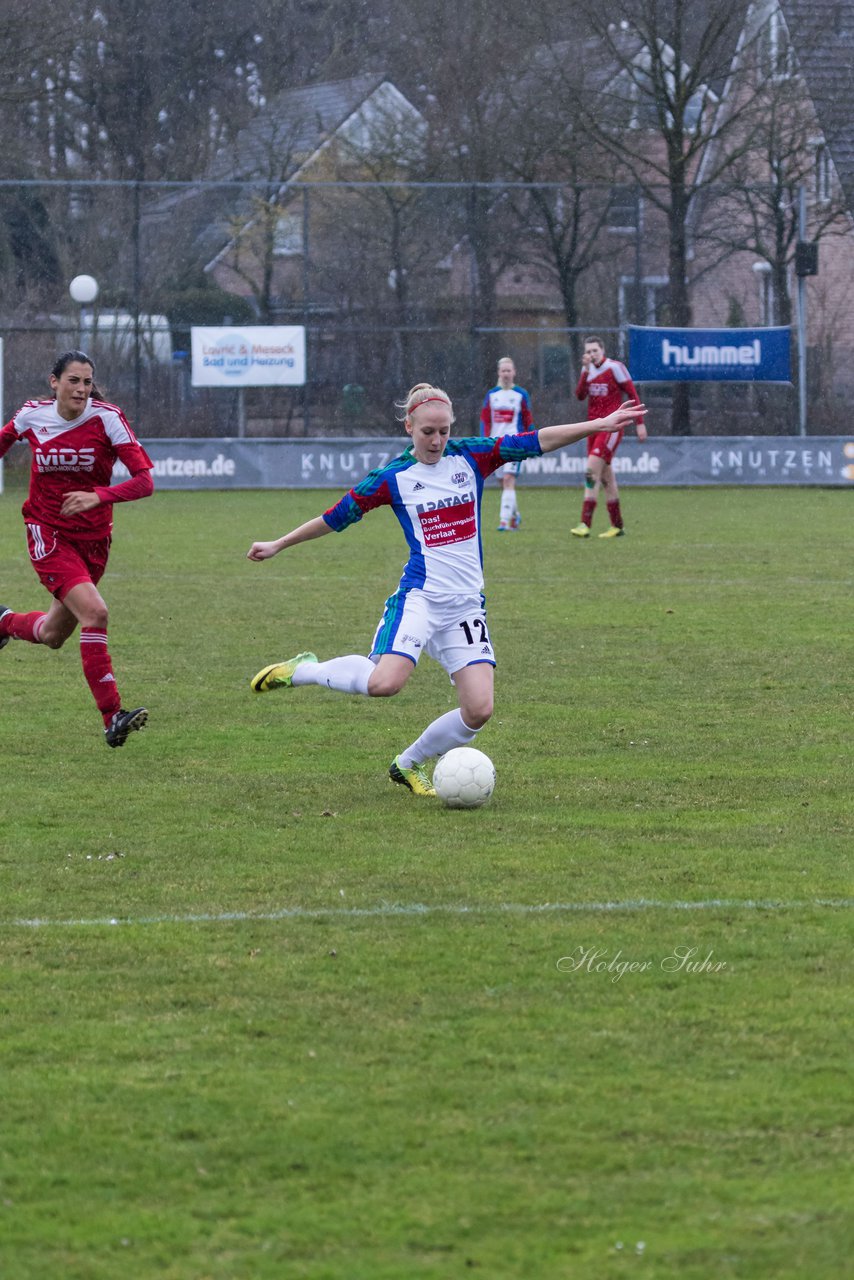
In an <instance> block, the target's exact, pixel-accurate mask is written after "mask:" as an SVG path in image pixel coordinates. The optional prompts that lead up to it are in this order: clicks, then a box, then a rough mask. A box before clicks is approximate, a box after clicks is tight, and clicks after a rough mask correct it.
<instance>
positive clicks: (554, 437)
mask: <svg viewBox="0 0 854 1280" xmlns="http://www.w3.org/2000/svg"><path fill="white" fill-rule="evenodd" d="M645 413H646V405H643V404H633V403H632V404H630V403H629V402H628V401H627V402H626V403H625V404H624V405H622V407H621V408H619V409H615V410H614V412H613V413H609V414H608V416H607V418H593V419H592V420H591V421H589V422H570V423H567V424H566V425H565V426H557V427H540V430H539V437H540V448H541V449H542V451H543V453H553V452H554V450H555V449H563V448H564V447H565V446H566V445H568V444H577V443H578V441H579V440H586V438H587V437H588V436H592V435H595V434H596V432H597V431H625V430H626V428H627V427H630V426H631V425H632V423H633V422H637V423H638V426H639V427H641V426H642V425H643V418H644V414H645ZM645 434H646V432H645V429H644V435H645Z"/></svg>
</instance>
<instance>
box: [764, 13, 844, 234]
mask: <svg viewBox="0 0 854 1280" xmlns="http://www.w3.org/2000/svg"><path fill="white" fill-rule="evenodd" d="M780 8H781V9H782V11H783V16H784V17H785V19H786V26H787V27H788V29H789V37H790V39H791V41H792V45H793V47H794V49H795V53H796V55H797V59H798V64H799V67H800V70H801V73H802V74H803V77H804V80H805V81H806V85H807V89H808V90H809V94H810V97H811V98H812V100H813V103H814V104H815V110H816V115H817V116H818V121H819V124H820V125H821V130H822V133H823V134H824V136H825V139H826V141H827V145H828V146H829V148H830V154H831V156H832V157H833V164H834V167H835V169H836V173H837V176H838V178H839V181H840V183H841V185H842V190H843V192H844V193H845V197H846V199H847V201H848V206H849V208H850V209H852V210H854V111H852V106H851V104H852V100H854V0H780Z"/></svg>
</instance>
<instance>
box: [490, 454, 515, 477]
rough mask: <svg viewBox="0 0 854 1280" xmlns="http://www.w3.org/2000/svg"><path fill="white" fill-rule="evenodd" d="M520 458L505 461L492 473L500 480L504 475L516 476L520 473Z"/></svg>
mask: <svg viewBox="0 0 854 1280" xmlns="http://www.w3.org/2000/svg"><path fill="white" fill-rule="evenodd" d="M522 461H523V460H522V459H521V458H520V459H519V460H518V462H505V463H504V466H503V467H499V468H498V470H497V471H493V473H492V474H493V475H494V476H497V477H498V479H499V480H501V479H502V478H503V477H504V476H518V475H521V474H522Z"/></svg>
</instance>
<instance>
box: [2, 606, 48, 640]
mask: <svg viewBox="0 0 854 1280" xmlns="http://www.w3.org/2000/svg"><path fill="white" fill-rule="evenodd" d="M46 616H47V615H46V614H44V613H4V614H3V617H2V619H0V636H12V637H13V638H14V639H15V640H28V641H29V642H30V644H41V641H40V640H39V633H40V632H41V625H40V624H41V620H42V618H44V617H46Z"/></svg>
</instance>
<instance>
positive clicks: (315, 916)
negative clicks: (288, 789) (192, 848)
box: [0, 898, 854, 930]
mask: <svg viewBox="0 0 854 1280" xmlns="http://www.w3.org/2000/svg"><path fill="white" fill-rule="evenodd" d="M816 907H824V908H828V907H829V908H842V909H848V908H851V907H854V898H813V899H805V900H803V901H800V902H782V901H779V900H775V899H754V898H707V899H703V900H700V901H697V902H683V901H679V900H676V901H672V902H667V901H663V900H660V899H654V898H635V899H629V900H627V901H622V902H619V901H616V902H543V903H540V904H536V903H533V904H531V903H523V902H496V903H479V904H475V905H469V904H465V903H437V904H434V905H432V906H430V905H427V904H426V903H422V902H413V903H403V902H382V903H379V904H378V905H377V906H374V907H343V906H335V907H280V908H277V909H276V910H275V911H220V912H210V913H208V912H200V913H188V914H175V915H150V916H112V917H110V916H103V917H100V918H93V919H88V920H87V919H79V920H51V919H49V918H47V917H40V918H37V919H33V920H0V930H4V929H6V930H8V929H84V928H98V927H101V926H107V925H150V924H159V925H175V924H177V925H182V924H244V923H246V924H255V923H264V922H270V921H276V920H359V919H372V918H378V917H379V918H389V917H395V916H402V917H415V918H419V919H423V918H424V917H425V916H436V915H446V916H491V915H517V916H538V915H564V914H567V915H568V914H584V913H590V914H603V913H618V912H626V913H631V912H640V911H769V912H775V911H776V912H779V911H809V910H812V909H814V908H816Z"/></svg>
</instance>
